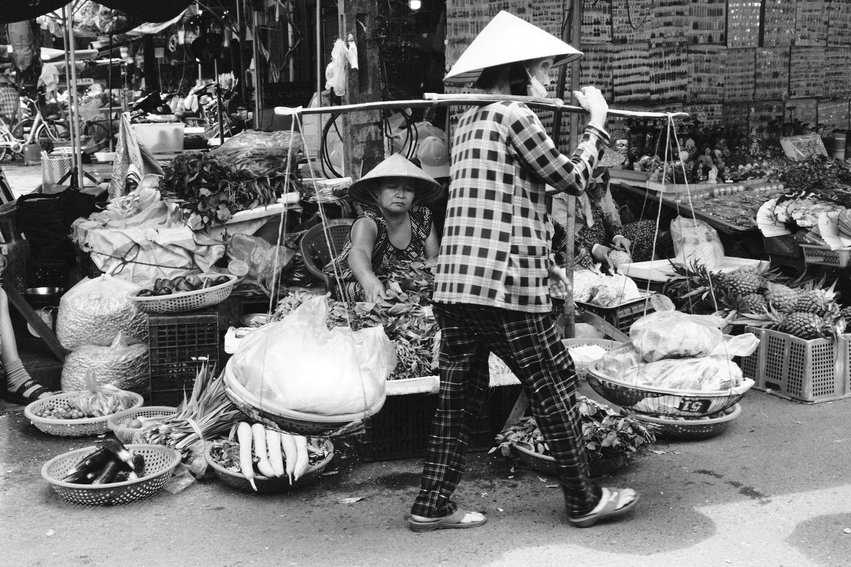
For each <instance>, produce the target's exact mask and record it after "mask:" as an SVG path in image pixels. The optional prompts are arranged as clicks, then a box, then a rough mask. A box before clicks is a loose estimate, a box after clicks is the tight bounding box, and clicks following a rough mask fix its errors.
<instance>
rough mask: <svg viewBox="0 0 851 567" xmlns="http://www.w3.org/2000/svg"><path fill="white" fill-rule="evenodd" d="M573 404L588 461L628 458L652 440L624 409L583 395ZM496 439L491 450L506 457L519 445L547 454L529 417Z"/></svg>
mask: <svg viewBox="0 0 851 567" xmlns="http://www.w3.org/2000/svg"><path fill="white" fill-rule="evenodd" d="M577 407H578V409H579V416H580V421H581V424H582V439H583V441H584V443H585V451H586V452H587V454H588V460H589V461H590V462H594V461H602V460H608V459H615V458H619V457H624V458H626V459H631V458H632V457H634V456H635V455H636V454H638V453H640V452H641V451H643V450H644V449H646V448H647V447H648V446H649V445H652V444H653V443H655V442H656V437H655V435H654V434H653V432H652V431H651V430H650V429H648V428H647V427H645V426H644V424H642V423H641V422H640V421H638V420H637V419H635V418H634V417H631V416H630V415H629V414H628V413H627V412H625V411H624V410H619V411H618V410H615V409H612V408H610V407H609V406H606V405H604V404H600V403H598V402H595V401H594V400H591V399H589V398H586V397H585V396H577ZM496 440H497V442H498V445H497V446H496V447H494V448H493V449H491V452H494V451H496V450H500V451H501V452H502V454H503V455H505V456H509V455H510V454H511V446H512V445H520V446H523V447H525V448H527V449H530V450H532V451H534V452H535V453H539V454H541V455H547V456H550V449H549V447H548V446H547V443H546V441H544V436H543V434H542V433H541V430H540V429H539V428H538V424H537V423H536V422H535V418H534V417H532V416H527V417H524V418H522V419H521V420H520V421H519V422H517V423H516V424H514V425H511V426H509V427H508V428H506V429H505V430H503V431H502V432H501V433H499V434H498V435H497V436H496Z"/></svg>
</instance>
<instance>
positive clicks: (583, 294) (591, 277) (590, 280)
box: [573, 270, 643, 307]
mask: <svg viewBox="0 0 851 567" xmlns="http://www.w3.org/2000/svg"><path fill="white" fill-rule="evenodd" d="M642 297H643V295H642V293H641V291H640V290H639V289H638V286H637V285H636V284H635V282H634V281H633V280H632V279H630V278H628V277H627V276H624V275H622V274H614V275H606V274H603V273H600V272H595V271H591V270H579V271H577V272H575V273H574V274H573V300H574V301H577V302H579V303H590V304H592V305H597V306H599V307H614V306H616V305H621V304H623V303H628V302H630V301H633V300H636V299H641V298H642Z"/></svg>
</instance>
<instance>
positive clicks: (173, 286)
mask: <svg viewBox="0 0 851 567" xmlns="http://www.w3.org/2000/svg"><path fill="white" fill-rule="evenodd" d="M230 281H231V278H229V277H228V276H225V275H222V276H213V277H207V278H200V277H198V276H197V275H195V274H190V275H188V276H178V277H176V278H172V279H166V278H158V279H157V281H156V282H155V283H154V287H153V288H150V289H142V290H140V291H139V293H137V294H136V296H137V297H152V296H158V295H171V294H173V293H180V292H183V291H197V290H199V289H206V288H208V287H213V286H216V285H221V284H225V283H228V282H230Z"/></svg>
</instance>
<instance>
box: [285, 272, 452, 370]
mask: <svg viewBox="0 0 851 567" xmlns="http://www.w3.org/2000/svg"><path fill="white" fill-rule="evenodd" d="M433 282H434V275H433V274H432V272H431V269H430V268H429V267H428V266H427V265H426V264H425V262H419V261H413V262H400V263H399V264H398V265H397V267H396V268H395V269H394V271H393V272H392V273H391V274H389V275H387V276H385V288H386V296H385V298H384V299H382V300H381V301H378V302H375V303H371V302H365V301H361V302H356V303H354V304H352V305H351V306H350V305H349V304H347V303H346V302H342V301H335V300H333V299H329V300H328V301H329V308H328V321H327V323H328V326H329V328H330V327H348V326H351V328H352V329H353V330H358V329H362V328H366V327H375V326H379V325H380V326H382V327H384V332H385V333H386V334H387V337H388V338H389V339H390V340H391V341H393V342H394V343H395V345H396V357H397V361H398V362H397V364H396V367H395V368H394V370H393V372H392V373H391V374H390V377H389V378H388V379H389V380H398V379H403V378H419V377H421V376H431V375H432V374H434V371H433V369H432V362H433V349H434V337H435V334H436V332H437V321H436V320H435V318H434V313H433V312H432V310H431V306H430V304H431V290H432V287H433ZM310 295H311V294H307V293H301V294H299V293H296V294H291V295H289V296H287V297H285V298H282V299H281V301H280V302H278V306H277V307H276V309H275V319H277V320H280V319H283V318H284V317H286V316H287V315H289V314H290V313H291V312H292V311H293V310H295V309H296V308H297V307H298V306H299V305H301V303H302V302H303V301H304V300H305V299H306V298H307V297H310Z"/></svg>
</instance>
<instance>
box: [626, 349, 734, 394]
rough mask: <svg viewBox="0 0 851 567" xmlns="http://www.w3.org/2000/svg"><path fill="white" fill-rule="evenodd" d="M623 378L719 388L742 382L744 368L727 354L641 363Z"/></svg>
mask: <svg viewBox="0 0 851 567" xmlns="http://www.w3.org/2000/svg"><path fill="white" fill-rule="evenodd" d="M621 380H622V381H623V382H627V383H628V384H636V385H639V386H651V387H653V388H662V389H666V390H690V391H700V392H717V391H720V390H729V389H730V388H735V387H736V386H740V385H741V384H742V370H741V369H740V368H739V366H738V365H737V364H736V363H735V362H733V361H732V360H730V359H728V358H726V357H724V356H705V357H702V358H679V359H669V360H659V361H657V362H650V363H648V364H641V365H638V366H636V367H633V368H631V369H630V370H629V371H628V372H626V373H625V374H624V375H623V377H622V379H621Z"/></svg>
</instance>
